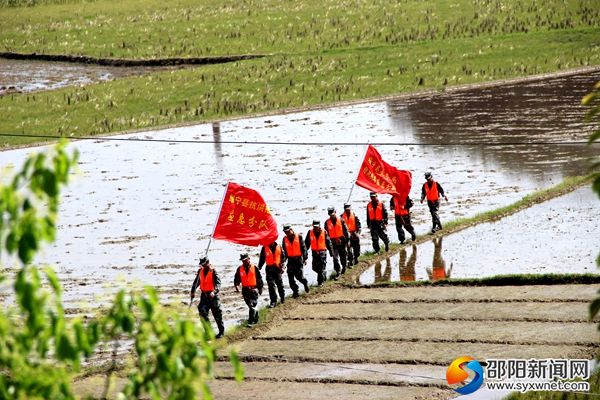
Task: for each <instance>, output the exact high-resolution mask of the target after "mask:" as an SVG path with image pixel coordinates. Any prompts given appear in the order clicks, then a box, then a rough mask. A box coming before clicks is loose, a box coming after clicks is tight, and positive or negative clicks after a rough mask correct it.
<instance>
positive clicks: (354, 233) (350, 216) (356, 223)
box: [342, 203, 361, 268]
mask: <svg viewBox="0 0 600 400" xmlns="http://www.w3.org/2000/svg"><path fill="white" fill-rule="evenodd" d="M351 208H352V206H351V205H350V203H345V204H344V212H343V213H342V219H343V220H344V222H345V223H346V227H347V228H348V233H350V240H349V241H348V268H352V264H354V265H356V264H358V256H360V237H359V236H358V235H360V228H361V224H360V219H358V217H357V216H356V215H354V211H352V209H351Z"/></svg>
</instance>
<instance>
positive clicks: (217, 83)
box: [0, 0, 600, 146]
mask: <svg viewBox="0 0 600 400" xmlns="http://www.w3.org/2000/svg"><path fill="white" fill-rule="evenodd" d="M58 3H62V2H58ZM594 4H595V3H594V1H574V0H573V1H567V2H566V3H565V2H563V1H559V0H548V1H546V0H544V1H515V2H501V1H485V2H484V1H481V2H473V1H467V0H454V1H449V0H447V1H428V2H423V1H417V0H404V1H401V2H398V3H395V4H391V3H389V2H380V1H366V0H365V1H359V2H356V1H349V0H341V1H330V0H322V1H313V0H311V1H302V2H292V1H275V0H265V1H256V2H254V1H250V0H248V1H225V0H219V1H215V2H211V4H210V5H208V4H204V3H203V2H196V1H192V0H178V1H173V2H169V3H164V2H158V1H156V0H149V1H145V0H144V1H142V0H128V1H123V2H109V1H106V0H101V1H95V2H77V1H74V2H69V3H67V4H49V5H39V6H35V7H9V8H0V21H2V24H3V25H2V29H0V50H3V51H14V52H21V53H28V52H37V53H45V54H75V55H78V54H81V55H88V56H95V57H115V58H132V59H140V58H162V57H184V58H185V57H196V56H217V55H227V54H242V53H243V54H257V53H261V54H271V55H270V56H268V57H265V58H261V59H254V60H246V61H239V62H235V63H229V64H219V65H209V66H202V67H195V68H189V69H179V70H174V71H167V72H159V73H155V74H152V75H147V76H143V77H133V78H125V79H120V80H116V81H112V82H104V83H100V84H94V85H87V86H85V87H70V88H64V89H60V90H54V91H49V92H41V93H36V94H19V95H18V94H14V95H9V96H4V97H2V98H0V112H1V113H2V119H1V120H0V134H15V135H57V136H67V137H70V136H88V135H100V134H107V133H113V132H121V131H125V130H141V129H148V128H154V127H165V126H173V125H179V124H189V123H196V122H202V121H210V120H217V119H224V118H231V117H237V116H243V115H253V114H261V113H271V112H277V111H281V110H290V109H295V108H299V107H300V108H301V107H313V106H318V105H328V104H333V103H337V102H341V101H357V100H363V99H370V98H375V97H379V96H388V95H396V94H401V93H412V92H418V91H425V90H431V89H433V90H443V89H444V88H446V87H451V86H455V85H463V84H470V83H478V82H488V81H495V80H502V79H507V78H513V77H521V76H528V75H534V74H540V73H548V72H554V71H558V70H565V69H571V68H576V67H581V66H589V65H600V18H598V16H599V13H600V12H599V11H598V10H597V7H593V5H594ZM538 14H539V16H538ZM0 139H1V140H0V145H5V146H19V145H26V144H29V143H33V142H39V141H40V139H39V138H27V137H4V138H0Z"/></svg>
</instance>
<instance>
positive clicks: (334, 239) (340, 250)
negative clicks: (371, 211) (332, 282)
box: [325, 207, 350, 278]
mask: <svg viewBox="0 0 600 400" xmlns="http://www.w3.org/2000/svg"><path fill="white" fill-rule="evenodd" d="M327 214H329V218H328V219H327V221H325V231H326V232H327V234H328V235H329V239H330V240H331V247H332V248H333V269H334V270H335V273H336V278H337V277H338V276H339V275H340V264H341V266H342V271H341V273H342V274H344V273H346V245H347V243H348V242H349V241H350V234H349V233H348V227H347V226H346V223H345V222H344V220H343V219H342V218H338V216H337V214H336V212H335V207H329V208H327Z"/></svg>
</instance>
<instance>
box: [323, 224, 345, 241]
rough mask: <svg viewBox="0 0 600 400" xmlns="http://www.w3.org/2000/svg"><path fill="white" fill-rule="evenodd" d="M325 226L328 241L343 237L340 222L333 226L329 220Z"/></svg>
mask: <svg viewBox="0 0 600 400" xmlns="http://www.w3.org/2000/svg"><path fill="white" fill-rule="evenodd" d="M325 225H327V231H328V232H329V238H330V239H337V238H341V237H342V236H344V230H343V229H342V222H341V221H340V220H339V219H338V220H337V223H336V224H335V225H333V222H331V219H328V220H327V222H326V223H325Z"/></svg>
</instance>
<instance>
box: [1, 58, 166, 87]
mask: <svg viewBox="0 0 600 400" xmlns="http://www.w3.org/2000/svg"><path fill="white" fill-rule="evenodd" d="M164 69H166V68H165V67H163V68H150V67H140V66H137V67H135V68H133V67H117V66H110V65H88V64H82V63H66V62H47V61H23V60H13V59H6V58H1V57H0V96H2V95H6V94H10V93H31V92H36V91H40V90H51V89H57V88H61V87H65V86H79V85H87V84H90V83H95V82H102V81H109V80H113V79H117V78H123V77H127V76H137V75H144V74H148V73H151V72H154V71H157V70H164Z"/></svg>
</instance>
